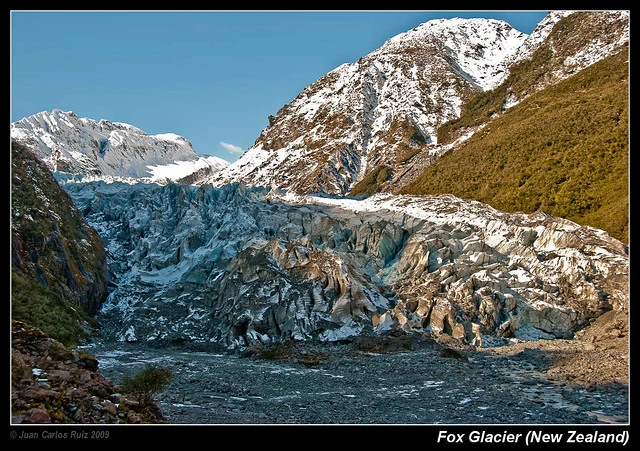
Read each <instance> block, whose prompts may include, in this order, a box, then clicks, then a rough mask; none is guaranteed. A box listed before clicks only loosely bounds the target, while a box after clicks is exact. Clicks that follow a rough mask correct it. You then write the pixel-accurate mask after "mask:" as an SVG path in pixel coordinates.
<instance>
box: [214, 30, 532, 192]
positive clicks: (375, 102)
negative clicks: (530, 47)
mask: <svg viewBox="0 0 640 451" xmlns="http://www.w3.org/2000/svg"><path fill="white" fill-rule="evenodd" d="M525 39H526V35H525V34H523V33H521V32H519V31H517V30H515V29H514V28H512V27H511V26H510V25H509V24H507V23H506V22H502V21H497V20H489V19H449V20H435V21H430V22H427V23H424V24H422V25H420V26H418V27H416V28H414V29H413V30H410V31H408V32H406V33H403V34H400V35H398V36H395V37H393V38H391V39H389V40H388V41H387V42H386V43H385V44H384V45H383V46H382V47H380V48H379V49H378V50H376V51H374V52H372V53H370V54H369V55H366V56H364V57H362V58H361V59H360V60H359V61H358V62H356V63H352V64H343V65H341V66H340V67H338V68H336V69H334V70H333V71H331V72H329V73H328V74H326V75H325V76H323V77H321V78H320V79H319V80H318V81H316V82H315V83H313V84H311V85H309V86H308V87H307V88H305V89H304V90H303V92H301V93H300V94H299V95H298V96H297V97H296V98H295V99H294V100H293V101H291V102H290V103H289V104H288V105H285V106H284V107H283V108H282V109H281V110H280V111H279V112H278V114H277V115H276V116H275V117H272V118H271V123H270V125H269V126H268V127H267V128H266V129H265V130H263V132H262V133H261V135H260V136H259V137H258V139H257V140H256V142H255V144H254V145H253V146H252V147H251V148H250V149H248V150H247V152H246V153H245V154H244V155H243V156H242V157H241V158H240V159H239V160H238V161H237V162H235V163H233V164H232V165H230V166H229V167H228V168H227V169H226V170H224V171H221V172H220V173H219V174H217V175H215V176H214V177H213V179H212V181H213V183H214V184H215V185H222V184H224V183H228V182H230V181H235V180H243V181H244V182H246V183H248V184H250V185H271V186H275V187H279V188H287V189H293V190H294V191H297V192H307V193H309V192H325V193H329V194H345V193H346V192H348V191H349V189H350V187H351V186H353V184H354V183H356V182H357V181H358V180H360V179H361V178H362V177H363V176H364V174H366V173H367V172H369V171H371V170H372V169H374V168H375V167H376V166H377V165H378V164H380V163H382V162H385V161H398V162H400V161H402V160H404V159H407V158H410V157H411V156H412V154H415V152H417V151H420V150H422V149H424V148H426V147H428V146H429V145H432V144H435V143H436V142H437V139H436V136H435V132H436V129H437V127H438V126H439V125H440V124H441V123H443V122H444V121H447V120H449V119H453V118H455V117H457V116H458V115H459V113H460V106H461V104H462V102H463V101H464V99H465V98H466V97H467V96H468V95H469V94H470V93H472V92H475V91H477V90H479V89H490V88H491V87H493V86H495V85H496V84H497V83H499V82H500V81H501V80H502V79H503V78H504V76H505V75H506V69H507V68H506V65H505V61H506V60H507V58H508V57H509V56H511V55H512V54H513V53H514V52H516V51H517V49H518V48H519V46H520V45H521V44H522V42H524V40H525Z"/></svg>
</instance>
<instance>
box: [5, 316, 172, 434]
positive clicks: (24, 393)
mask: <svg viewBox="0 0 640 451" xmlns="http://www.w3.org/2000/svg"><path fill="white" fill-rule="evenodd" d="M11 332H12V333H11V340H12V343H11V423H12V424H56V423H57V424H141V423H167V421H166V419H165V418H164V417H163V415H162V412H161V411H160V410H159V409H158V406H157V405H156V404H155V403H150V404H149V405H147V406H143V405H140V404H139V403H138V402H137V401H136V400H134V399H131V398H129V397H126V396H124V395H123V394H122V393H121V392H119V390H118V387H117V386H115V385H114V384H113V382H112V381H111V380H109V379H106V378H105V377H104V376H103V375H102V374H100V373H99V372H98V371H97V370H98V366H99V363H98V361H97V360H96V359H95V358H94V357H93V356H91V355H89V354H87V353H84V352H81V351H79V350H78V349H70V348H68V347H65V346H63V345H62V344H61V343H59V342H58V341H56V340H54V339H52V338H50V337H48V336H47V335H46V334H44V333H43V332H42V331H40V330H39V329H36V328H34V327H30V326H28V325H27V324H25V323H23V322H20V321H15V320H14V321H12V331H11Z"/></svg>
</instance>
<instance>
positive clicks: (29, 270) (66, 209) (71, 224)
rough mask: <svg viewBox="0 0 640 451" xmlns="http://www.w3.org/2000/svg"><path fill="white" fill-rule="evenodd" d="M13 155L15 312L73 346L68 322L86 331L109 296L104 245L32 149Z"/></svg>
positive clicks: (18, 147) (16, 148) (16, 150)
mask: <svg viewBox="0 0 640 451" xmlns="http://www.w3.org/2000/svg"><path fill="white" fill-rule="evenodd" d="M11 156H12V159H11V268H12V273H13V297H12V312H13V314H14V315H15V316H16V318H17V319H22V320H25V321H29V322H31V323H32V325H36V326H38V327H41V328H43V329H44V330H47V331H48V332H50V333H53V331H54V329H57V330H58V332H60V333H62V334H64V336H65V338H64V339H65V340H66V339H68V340H70V341H74V337H73V335H74V334H76V335H77V334H79V331H78V332H76V333H74V332H71V331H68V330H67V331H63V330H61V327H62V324H63V322H64V323H66V324H67V326H68V327H71V328H72V329H74V330H75V329H78V327H79V328H80V329H86V328H87V327H86V326H87V324H85V323H86V322H87V319H88V318H89V317H91V316H93V315H94V314H95V313H96V312H97V311H98V309H99V308H100V306H101V305H102V302H103V301H104V300H105V298H106V296H107V283H108V277H107V261H106V254H105V250H104V246H103V243H102V240H101V238H100V237H99V236H98V234H97V233H96V232H95V230H93V229H92V228H91V227H90V226H89V225H88V224H87V222H86V221H85V220H84V218H83V217H82V213H81V212H80V211H78V209H77V208H76V207H75V206H74V204H73V201H72V199H71V198H70V197H69V196H68V194H67V193H66V192H65V191H64V190H63V189H62V188H60V186H59V185H58V183H57V182H56V181H55V179H54V178H53V176H52V174H51V172H50V171H49V169H48V168H47V167H46V166H45V165H44V164H43V163H42V162H41V161H40V160H39V159H38V158H36V156H35V155H34V154H33V153H32V152H31V151H30V150H29V149H27V148H25V147H24V146H22V145H20V144H18V143H15V142H13V143H12V145H11ZM62 311H64V312H65V313H61V312H62ZM80 312H84V313H85V315H82V314H81V313H80ZM58 313H60V317H58ZM70 318H73V319H72V320H70ZM57 323H58V324H57ZM74 323H75V324H74ZM57 326H60V327H57ZM53 336H54V337H55V336H56V335H55V333H53ZM57 338H59V339H63V338H62V337H61V336H58V337H57ZM75 338H76V339H77V338H78V337H75Z"/></svg>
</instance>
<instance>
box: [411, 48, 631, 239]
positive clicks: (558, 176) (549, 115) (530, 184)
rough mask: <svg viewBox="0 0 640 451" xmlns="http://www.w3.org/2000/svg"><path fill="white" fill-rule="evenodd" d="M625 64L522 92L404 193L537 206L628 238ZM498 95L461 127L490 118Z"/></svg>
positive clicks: (601, 66)
mask: <svg viewBox="0 0 640 451" xmlns="http://www.w3.org/2000/svg"><path fill="white" fill-rule="evenodd" d="M536 58H541V59H544V58H547V56H545V54H544V52H541V53H540V54H539V55H537V56H536ZM534 59H535V58H534ZM628 59H629V54H628V50H627V49H625V50H623V51H621V52H620V53H618V54H616V55H613V56H610V57H608V58H606V59H604V60H602V61H600V62H598V63H596V64H594V65H592V66H590V67H588V68H586V69H584V70H582V71H580V72H579V73H577V74H576V75H574V76H573V77H570V78H568V79H566V80H564V81H562V82H560V83H558V84H556V85H554V86H551V87H549V88H546V89H544V90H542V91H539V92H537V93H535V94H533V95H531V96H529V97H528V98H527V99H525V100H523V101H522V102H521V103H520V104H518V105H516V106H514V107H512V108H510V109H509V110H507V111H506V112H505V113H504V114H503V115H500V116H498V117H496V118H494V119H493V120H491V121H490V122H488V124H487V126H486V127H485V128H484V129H483V130H482V131H480V132H478V133H476V134H475V135H474V136H473V137H472V138H471V139H469V140H468V141H466V142H465V143H463V144H462V145H461V146H460V147H458V148H456V149H453V150H451V151H449V152H448V153H447V154H445V155H444V156H443V157H441V158H440V159H438V160H437V161H436V162H435V163H434V164H432V165H431V166H429V167H428V168H427V169H426V170H425V171H424V172H423V173H422V174H421V175H420V176H419V177H418V178H417V179H416V180H414V182H412V183H410V184H409V185H407V186H405V187H404V188H403V189H402V190H401V194H439V193H450V194H454V195H456V196H459V197H462V198H472V199H476V200H479V201H481V202H485V203H488V204H490V205H492V206H494V207H496V208H498V209H501V210H504V211H511V212H515V211H522V212H526V213H530V212H534V211H537V210H543V211H545V212H547V213H549V214H551V215H554V216H560V217H564V218H567V219H570V220H572V221H575V222H577V223H580V224H584V225H590V226H593V227H597V228H599V229H603V230H605V231H607V232H608V233H609V234H611V235H612V236H614V237H615V238H617V239H619V240H621V241H623V242H628V210H629V190H628V182H629V180H628V178H629V169H628V160H629V143H628V139H629V120H628V116H629V67H628ZM523 64H525V63H523ZM526 64H529V63H526ZM524 73H528V74H529V75H531V76H534V77H535V76H536V75H535V73H537V72H536V71H533V72H532V71H531V70H524V69H522V74H524ZM540 73H542V72H540ZM517 76H518V72H517V71H516V75H514V77H516V78H517ZM530 82H531V81H530V80H527V81H526V82H524V81H523V86H525V85H527V84H529V83H530ZM499 89H501V88H499ZM500 95H501V94H500V93H486V94H485V95H484V96H481V97H479V98H477V99H475V100H474V101H473V102H472V103H471V104H470V106H469V107H468V108H467V109H466V110H469V111H473V114H471V115H470V116H469V117H465V118H464V119H463V120H464V121H465V124H472V123H475V122H474V121H475V120H476V119H473V118H474V117H475V118H478V117H481V116H483V115H484V117H487V115H489V116H490V115H492V112H494V111H495V108H496V107H497V105H498V103H499V102H497V101H496V100H495V98H499V97H500ZM494 97H495V98H494ZM466 110H465V111H466ZM469 114H470V113H469ZM446 127H450V124H449V125H447V126H446ZM451 130H453V129H452V128H451V129H450V130H449V131H448V132H447V133H451ZM439 136H440V133H439Z"/></svg>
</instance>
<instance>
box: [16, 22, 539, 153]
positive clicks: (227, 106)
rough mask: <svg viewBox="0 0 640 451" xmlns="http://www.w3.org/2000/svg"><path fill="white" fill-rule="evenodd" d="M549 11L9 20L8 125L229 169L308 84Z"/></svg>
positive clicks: (528, 25)
mask: <svg viewBox="0 0 640 451" xmlns="http://www.w3.org/2000/svg"><path fill="white" fill-rule="evenodd" d="M545 15H546V11H524V10H522V11H520V10H517V11H506V12H500V11H450V12H448V11H235V12H232V11H12V12H11V121H17V120H20V119H22V118H23V117H26V116H30V115H32V114H36V113H38V112H40V111H45V110H46V111H51V110H53V109H54V108H58V109H61V110H64V111H73V112H74V113H76V114H77V115H78V116H80V117H88V118H91V119H95V120H100V119H107V120H110V121H113V122H125V123H128V124H131V125H134V126H136V127H138V128H140V129H142V130H144V131H145V132H146V133H148V134H151V135H153V134H157V133H177V134H179V135H182V136H184V137H185V138H187V139H188V140H189V141H191V143H192V144H193V147H194V149H195V150H196V151H197V152H199V153H201V154H208V155H216V156H218V157H221V158H224V159H225V160H228V161H231V162H232V161H235V160H236V159H237V158H238V157H239V156H240V155H241V153H242V151H243V150H246V149H247V148H249V147H250V146H251V145H252V144H253V142H254V141H255V139H256V138H257V137H258V135H259V134H260V132H261V131H262V130H263V129H264V128H265V127H266V126H267V124H268V119H267V117H268V116H269V115H270V114H274V115H275V114H276V113H277V111H278V110H279V109H280V108H281V107H282V106H283V105H285V104H286V103H289V102H290V101H291V100H293V99H294V98H295V97H296V96H297V95H298V94H299V93H300V92H301V91H302V90H303V89H304V88H305V87H306V86H308V85H309V84H311V83H313V82H314V81H316V80H317V79H318V78H320V77H321V76H322V75H324V74H326V73H327V72H329V71H331V70H333V69H335V68H336V67H338V66H339V65H341V64H343V63H353V62H356V61H357V60H358V58H360V57H361V56H364V55H366V54H368V53H370V52H372V51H373V50H375V49H377V48H378V47H380V46H381V45H382V44H383V43H384V42H385V41H386V40H387V39H389V38H391V37H393V36H395V35H397V34H400V33H403V32H405V31H408V30H410V29H411V28H414V27H416V26H418V25H419V24H421V23H423V22H426V21H428V20H431V19H437V18H443V17H444V18H450V17H486V18H496V19H500V20H505V21H507V22H509V23H510V24H511V25H512V26H513V27H514V28H516V29H518V30H520V31H522V32H524V33H527V34H529V33H531V32H532V31H533V29H534V28H535V26H536V24H537V23H538V22H540V21H541V20H542V19H543V18H544V16H545Z"/></svg>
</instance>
